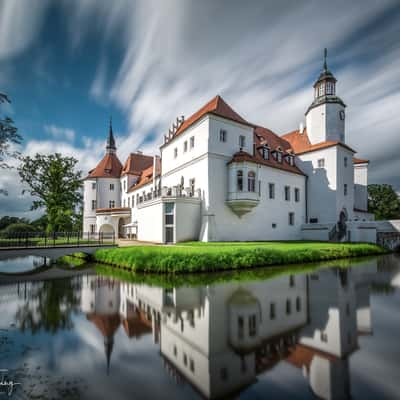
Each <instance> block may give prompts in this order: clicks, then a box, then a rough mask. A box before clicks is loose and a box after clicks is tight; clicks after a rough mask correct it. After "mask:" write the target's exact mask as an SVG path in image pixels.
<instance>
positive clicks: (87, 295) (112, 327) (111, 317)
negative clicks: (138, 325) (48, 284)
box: [81, 276, 121, 375]
mask: <svg viewBox="0 0 400 400" xmlns="http://www.w3.org/2000/svg"><path fill="white" fill-rule="evenodd" d="M81 299H82V300H81V305H82V311H83V312H86V313H87V319H88V320H89V321H91V322H92V323H93V324H94V325H95V326H96V327H97V329H98V330H99V331H100V332H101V334H102V335H103V338H104V353H105V356H106V364H107V375H108V374H109V372H110V360H111V353H112V351H113V347H114V335H115V332H116V331H117V330H118V328H119V325H120V322H121V319H120V315H119V308H120V284H119V282H117V281H114V280H113V279H109V278H104V277H99V276H91V277H88V278H87V280H86V282H84V284H83V286H82V297H81Z"/></svg>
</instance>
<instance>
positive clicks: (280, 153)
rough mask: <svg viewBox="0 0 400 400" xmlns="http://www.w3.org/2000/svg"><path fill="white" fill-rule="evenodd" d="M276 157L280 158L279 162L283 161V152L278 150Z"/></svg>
mask: <svg viewBox="0 0 400 400" xmlns="http://www.w3.org/2000/svg"><path fill="white" fill-rule="evenodd" d="M276 159H277V160H278V162H279V163H282V152H281V151H278V152H277V153H276Z"/></svg>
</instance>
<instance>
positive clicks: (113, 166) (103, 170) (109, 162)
mask: <svg viewBox="0 0 400 400" xmlns="http://www.w3.org/2000/svg"><path fill="white" fill-rule="evenodd" d="M121 171H122V164H121V162H120V161H119V159H118V157H117V155H116V154H115V153H107V154H106V155H105V156H104V157H103V159H102V160H101V161H100V162H99V163H98V164H97V167H96V168H94V169H92V170H91V171H89V175H88V176H87V177H86V178H85V179H88V178H119V177H120V176H121Z"/></svg>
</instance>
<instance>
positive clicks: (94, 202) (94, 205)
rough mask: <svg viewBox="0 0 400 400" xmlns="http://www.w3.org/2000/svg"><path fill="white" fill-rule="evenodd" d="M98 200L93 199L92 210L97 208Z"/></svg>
mask: <svg viewBox="0 0 400 400" xmlns="http://www.w3.org/2000/svg"><path fill="white" fill-rule="evenodd" d="M96 203H97V202H96V200H92V210H95V209H96V207H97V205H96Z"/></svg>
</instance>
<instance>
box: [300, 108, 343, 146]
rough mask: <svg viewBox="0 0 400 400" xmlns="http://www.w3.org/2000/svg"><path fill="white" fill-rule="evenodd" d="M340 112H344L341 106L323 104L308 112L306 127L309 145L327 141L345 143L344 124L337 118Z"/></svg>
mask: <svg viewBox="0 0 400 400" xmlns="http://www.w3.org/2000/svg"><path fill="white" fill-rule="evenodd" d="M340 111H344V107H343V106H342V105H341V104H338V103H325V104H321V105H319V106H317V107H314V108H312V109H311V110H310V111H309V112H308V114H307V116H306V126H307V134H308V137H309V139H310V142H311V144H316V143H321V142H325V141H327V140H333V141H340V142H343V143H344V142H345V123H344V120H341V119H340V117H339V113H340Z"/></svg>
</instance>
